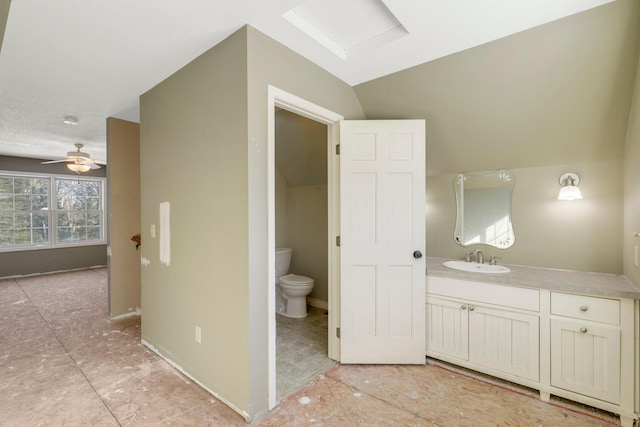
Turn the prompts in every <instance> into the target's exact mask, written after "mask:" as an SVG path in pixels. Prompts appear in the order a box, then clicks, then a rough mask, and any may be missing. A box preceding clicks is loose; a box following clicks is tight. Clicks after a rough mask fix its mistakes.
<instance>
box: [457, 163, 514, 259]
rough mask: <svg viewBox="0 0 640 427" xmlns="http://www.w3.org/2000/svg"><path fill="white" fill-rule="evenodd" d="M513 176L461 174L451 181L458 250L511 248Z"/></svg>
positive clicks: (503, 173) (500, 171) (505, 174)
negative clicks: (473, 246)
mask: <svg viewBox="0 0 640 427" xmlns="http://www.w3.org/2000/svg"><path fill="white" fill-rule="evenodd" d="M513 185H514V178H513V174H512V173H511V172H509V171H507V170H498V171H492V172H474V173H461V174H459V175H458V176H456V177H455V179H454V181H453V186H454V188H455V193H456V203H457V207H458V209H457V219H456V229H455V232H454V239H455V241H456V243H457V244H459V245H460V246H470V245H479V244H483V245H489V246H494V247H496V248H498V249H506V248H509V247H511V245H513V243H514V241H515V235H514V233H513V225H512V224H511V193H512V192H513Z"/></svg>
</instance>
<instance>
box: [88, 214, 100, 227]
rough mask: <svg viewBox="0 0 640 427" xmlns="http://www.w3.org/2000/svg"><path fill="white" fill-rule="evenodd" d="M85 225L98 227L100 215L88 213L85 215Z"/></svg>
mask: <svg viewBox="0 0 640 427" xmlns="http://www.w3.org/2000/svg"><path fill="white" fill-rule="evenodd" d="M87 225H100V214H99V213H98V212H89V213H88V214H87Z"/></svg>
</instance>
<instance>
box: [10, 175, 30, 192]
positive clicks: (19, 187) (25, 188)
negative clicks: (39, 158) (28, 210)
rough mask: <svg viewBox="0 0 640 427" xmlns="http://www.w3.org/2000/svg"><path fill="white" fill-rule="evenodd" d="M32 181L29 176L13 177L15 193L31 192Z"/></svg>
mask: <svg viewBox="0 0 640 427" xmlns="http://www.w3.org/2000/svg"><path fill="white" fill-rule="evenodd" d="M29 181H31V180H30V179H29V178H13V192H14V194H31V183H30V182H29Z"/></svg>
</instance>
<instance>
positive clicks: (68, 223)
mask: <svg viewBox="0 0 640 427" xmlns="http://www.w3.org/2000/svg"><path fill="white" fill-rule="evenodd" d="M86 225H87V220H86V218H85V213H84V212H58V227H84V226H86Z"/></svg>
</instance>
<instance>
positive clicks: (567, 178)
mask: <svg viewBox="0 0 640 427" xmlns="http://www.w3.org/2000/svg"><path fill="white" fill-rule="evenodd" d="M579 182H580V177H578V175H576V174H575V173H565V174H564V175H562V176H561V177H560V185H561V186H562V188H561V189H560V193H558V200H580V199H582V193H581V192H580V189H579V188H578V183H579Z"/></svg>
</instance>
